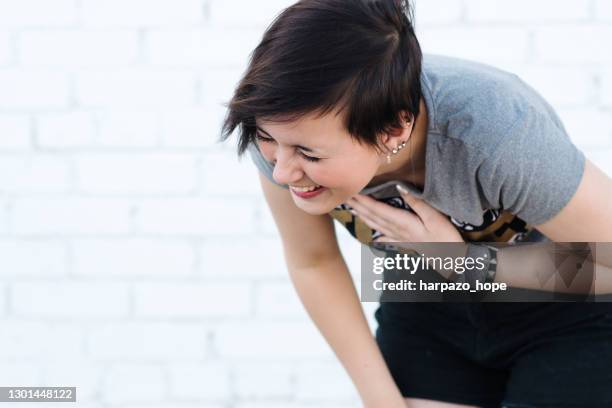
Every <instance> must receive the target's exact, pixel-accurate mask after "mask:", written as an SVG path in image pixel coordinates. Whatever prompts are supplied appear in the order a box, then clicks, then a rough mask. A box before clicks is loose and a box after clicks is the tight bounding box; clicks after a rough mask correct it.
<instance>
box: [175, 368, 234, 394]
mask: <svg viewBox="0 0 612 408" xmlns="http://www.w3.org/2000/svg"><path fill="white" fill-rule="evenodd" d="M168 372H169V388H170V395H171V397H172V398H173V399H174V400H198V401H220V402H222V401H229V400H230V399H231V398H232V383H231V373H230V369H229V367H228V365H227V364H225V363H223V362H218V361H217V362H213V361H203V362H198V363H182V364H172V365H170V366H169V367H168Z"/></svg>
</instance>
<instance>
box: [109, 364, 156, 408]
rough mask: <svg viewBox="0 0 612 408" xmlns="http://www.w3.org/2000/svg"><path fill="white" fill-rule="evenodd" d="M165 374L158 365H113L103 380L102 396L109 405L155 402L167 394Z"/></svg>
mask: <svg viewBox="0 0 612 408" xmlns="http://www.w3.org/2000/svg"><path fill="white" fill-rule="evenodd" d="M165 379H166V374H165V372H164V369H163V368H162V366H161V365H159V364H142V363H122V364H114V365H112V366H111V367H109V369H108V370H107V372H106V375H105V377H104V379H103V382H102V383H103V385H102V395H104V400H105V401H106V402H107V403H111V404H120V403H125V402H157V401H159V400H161V399H162V398H163V397H164V396H165V395H166V393H167V384H166V381H165Z"/></svg>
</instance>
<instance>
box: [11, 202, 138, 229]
mask: <svg viewBox="0 0 612 408" xmlns="http://www.w3.org/2000/svg"><path fill="white" fill-rule="evenodd" d="M129 212H130V203H129V202H128V201H125V200H119V199H93V198H67V197H61V198H44V199H43V198H39V199H28V198H24V199H18V200H15V202H14V205H13V208H12V220H11V221H12V226H13V229H14V232H15V233H17V234H28V235H40V234H43V235H46V234H121V233H126V232H128V231H129V230H130V221H129Z"/></svg>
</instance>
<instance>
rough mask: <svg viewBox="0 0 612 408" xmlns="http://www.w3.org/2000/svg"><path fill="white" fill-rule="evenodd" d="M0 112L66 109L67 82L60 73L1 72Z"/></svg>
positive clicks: (65, 77) (67, 97)
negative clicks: (6, 110)
mask: <svg viewBox="0 0 612 408" xmlns="http://www.w3.org/2000/svg"><path fill="white" fill-rule="evenodd" d="M0 89H2V92H0V109H27V110H32V109H43V108H63V107H66V106H68V102H69V94H68V80H67V76H66V75H65V74H64V73H61V72H42V71H26V70H19V71H11V70H7V71H0Z"/></svg>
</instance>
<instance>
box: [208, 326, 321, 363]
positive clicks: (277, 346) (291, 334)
mask: <svg viewBox="0 0 612 408" xmlns="http://www.w3.org/2000/svg"><path fill="white" fill-rule="evenodd" d="M214 335H215V336H214V346H215V349H216V350H217V353H218V354H219V356H220V357H221V358H232V359H241V360H242V361H246V360H264V361H266V362H287V361H289V360H301V359H308V358H332V352H331V348H330V347H329V345H328V344H327V343H326V342H325V340H324V339H323V337H322V336H321V334H320V333H319V332H318V330H317V329H316V327H315V326H314V325H313V324H312V323H310V322H303V323H302V322H278V323H277V322H260V321H254V320H250V321H248V322H241V323H227V324H223V325H220V326H219V327H217V329H216V330H215V333H214ZM245 338H248V339H249V341H248V342H245V341H244V339H245Z"/></svg>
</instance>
